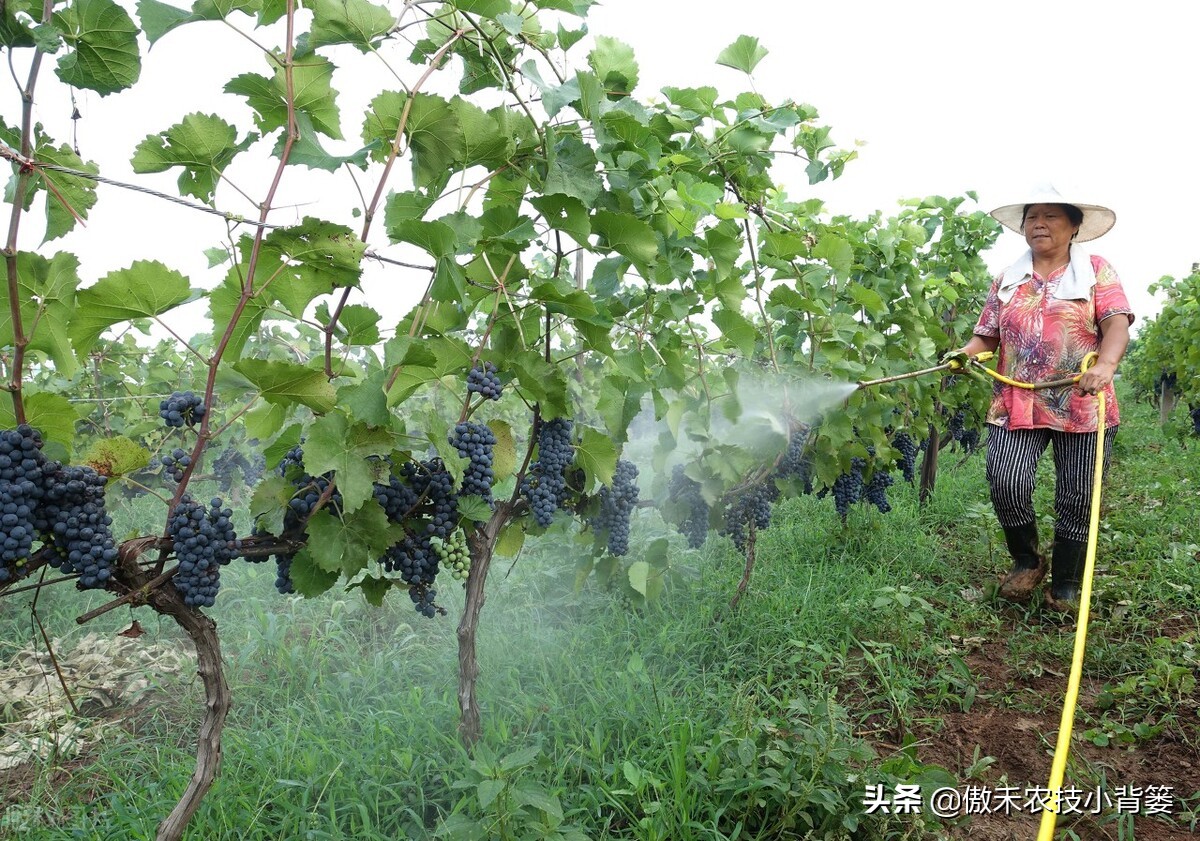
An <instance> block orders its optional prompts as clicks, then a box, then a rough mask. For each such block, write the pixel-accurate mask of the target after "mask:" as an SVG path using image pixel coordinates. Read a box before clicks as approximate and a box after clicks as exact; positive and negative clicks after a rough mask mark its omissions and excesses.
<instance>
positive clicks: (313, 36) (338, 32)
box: [304, 0, 396, 53]
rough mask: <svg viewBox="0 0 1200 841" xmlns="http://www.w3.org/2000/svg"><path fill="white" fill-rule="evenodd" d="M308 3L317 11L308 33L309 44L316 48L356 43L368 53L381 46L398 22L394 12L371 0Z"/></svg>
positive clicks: (328, 0) (329, 0)
mask: <svg viewBox="0 0 1200 841" xmlns="http://www.w3.org/2000/svg"><path fill="white" fill-rule="evenodd" d="M304 5H305V6H306V7H307V8H309V9H312V13H313V22H312V29H311V30H309V35H308V45H309V46H310V47H312V48H313V49H316V48H317V47H324V46H328V45H329V44H353V45H354V46H355V47H357V48H358V49H359V50H360V51H361V52H364V53H367V52H370V51H371V50H373V49H375V48H376V47H377V46H379V42H380V41H381V40H382V39H383V36H385V35H387V34H388V32H389V31H391V29H392V27H393V26H395V25H396V18H395V16H394V15H393V14H392V13H391V12H389V11H388V10H387V9H386V8H384V7H383V6H376V5H375V4H374V3H368V2H367V0H307V2H305V4H304Z"/></svg>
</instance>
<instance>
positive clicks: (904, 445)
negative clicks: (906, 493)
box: [892, 430, 919, 484]
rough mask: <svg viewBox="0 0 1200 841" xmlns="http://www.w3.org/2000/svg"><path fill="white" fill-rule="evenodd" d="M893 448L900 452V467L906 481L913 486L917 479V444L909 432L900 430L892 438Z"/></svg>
mask: <svg viewBox="0 0 1200 841" xmlns="http://www.w3.org/2000/svg"><path fill="white" fill-rule="evenodd" d="M892 446H893V447H895V448H896V449H897V450H899V451H900V461H899V465H900V472H901V473H903V474H904V481H906V482H908V483H909V484H912V482H913V481H914V480H915V479H916V478H917V452H918V450H919V447H918V446H917V442H916V441H915V440H913V437H912V436H911V435H909V434H908V433H907V432H905V431H904V430H900V431H899V432H897V433H896V434H895V435H893V436H892Z"/></svg>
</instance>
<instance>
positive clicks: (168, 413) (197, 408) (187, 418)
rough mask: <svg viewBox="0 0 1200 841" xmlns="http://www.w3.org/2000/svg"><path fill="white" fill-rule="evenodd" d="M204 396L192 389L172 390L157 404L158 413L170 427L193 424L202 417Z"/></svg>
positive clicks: (180, 427)
mask: <svg viewBox="0 0 1200 841" xmlns="http://www.w3.org/2000/svg"><path fill="white" fill-rule="evenodd" d="M204 412H205V408H204V398H203V397H200V396H199V395H198V394H196V393H195V392H193V391H174V392H171V396H170V397H168V398H166V399H165V400H162V401H160V402H159V404H158V415H159V417H161V418H162V419H163V420H164V421H166V424H167V426H168V427H169V428H171V429H182V428H183V427H184V425H187V426H194V425H195V424H196V423H198V422H199V421H200V420H201V419H202V418H203V417H204Z"/></svg>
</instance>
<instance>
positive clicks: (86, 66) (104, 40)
mask: <svg viewBox="0 0 1200 841" xmlns="http://www.w3.org/2000/svg"><path fill="white" fill-rule="evenodd" d="M54 23H55V26H57V27H58V29H59V30H61V31H62V33H63V40H65V41H66V42H67V44H68V46H70V47H71V48H72V49H70V50H69V51H68V52H67V53H66V54H65V55H63V56H62V57H61V58H59V60H58V68H57V69H56V71H55V72H56V73H57V74H58V78H60V79H62V81H63V83H64V84H67V85H71V86H72V87H76V88H84V89H85V90H90V91H96V92H97V93H98V94H100V95H101V96H108V95H109V94H110V93H116V92H117V91H121V90H125V88H128V87H130V86H132V85H133V83H134V82H136V81H137V80H138V76H139V75H140V74H141V71H142V59H141V55H140V54H139V52H138V43H137V35H138V28H137V26H136V25H135V24H134V22H133V19H132V18H130V17H129V14H128V12H126V11H125V10H124V9H122V8H121V7H120V6H118V5H117V4H116V3H114V2H113V0H75V2H74V3H72V4H71V5H68V6H67V7H66V8H64V9H63V10H62V11H61V12H56V13H55V15H54Z"/></svg>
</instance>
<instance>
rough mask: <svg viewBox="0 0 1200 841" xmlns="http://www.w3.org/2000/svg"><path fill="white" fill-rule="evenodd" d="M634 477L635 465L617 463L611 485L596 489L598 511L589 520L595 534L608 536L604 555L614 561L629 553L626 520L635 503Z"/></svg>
mask: <svg viewBox="0 0 1200 841" xmlns="http://www.w3.org/2000/svg"><path fill="white" fill-rule="evenodd" d="M637 477H638V469H637V466H636V465H635V464H633V463H632V462H628V461H625V460H624V459H620V460H618V461H617V469H616V471H615V472H614V473H613V481H612V485H611V486H610V487H607V488H601V489H600V493H599V497H600V511H599V512H598V513H597V514H596V516H595V518H594V519H593V520H592V527H593V528H594V529H595V530H596V531H597V532H600V533H607V534H608V551H609V552H611V553H612V554H613V555H615V556H617V557H621V556H623V555H625V554H626V553H628V552H629V520H630V516H631V515H632V514H633V509H634V508H636V507H637V503H638V486H637Z"/></svg>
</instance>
